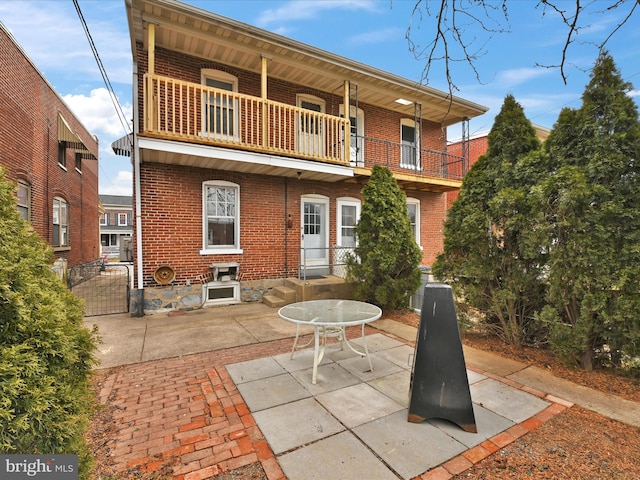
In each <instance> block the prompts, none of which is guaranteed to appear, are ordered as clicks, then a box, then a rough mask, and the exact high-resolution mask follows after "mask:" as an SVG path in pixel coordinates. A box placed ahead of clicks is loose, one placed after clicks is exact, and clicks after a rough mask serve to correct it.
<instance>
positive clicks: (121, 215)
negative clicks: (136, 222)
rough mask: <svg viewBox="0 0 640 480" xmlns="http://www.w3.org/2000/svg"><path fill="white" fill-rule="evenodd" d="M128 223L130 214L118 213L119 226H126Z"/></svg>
mask: <svg viewBox="0 0 640 480" xmlns="http://www.w3.org/2000/svg"><path fill="white" fill-rule="evenodd" d="M123 217H124V222H123V221H122V218H123ZM127 225H129V214H128V213H118V226H119V227H126V226H127Z"/></svg>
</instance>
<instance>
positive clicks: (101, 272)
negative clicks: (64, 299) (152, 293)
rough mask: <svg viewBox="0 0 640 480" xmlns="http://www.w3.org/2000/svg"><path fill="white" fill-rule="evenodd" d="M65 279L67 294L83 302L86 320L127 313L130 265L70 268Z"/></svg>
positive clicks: (91, 263) (85, 264) (89, 265)
mask: <svg viewBox="0 0 640 480" xmlns="http://www.w3.org/2000/svg"><path fill="white" fill-rule="evenodd" d="M67 275H68V276H67V286H68V288H69V290H71V291H72V292H73V293H74V294H75V295H76V296H78V297H80V298H82V299H84V301H85V316H87V317H91V316H95V315H109V314H112V313H126V312H128V311H129V297H130V284H129V275H130V273H129V265H126V264H111V265H110V264H108V263H103V262H102V261H101V260H96V261H94V262H89V263H83V264H82V265H76V266H75V267H71V268H69V270H68V273H67Z"/></svg>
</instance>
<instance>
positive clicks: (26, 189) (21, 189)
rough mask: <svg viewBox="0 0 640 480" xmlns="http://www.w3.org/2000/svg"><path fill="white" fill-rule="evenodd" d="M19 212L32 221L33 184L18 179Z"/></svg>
mask: <svg viewBox="0 0 640 480" xmlns="http://www.w3.org/2000/svg"><path fill="white" fill-rule="evenodd" d="M17 197H18V212H19V213H20V216H21V217H22V218H24V219H25V220H26V221H27V222H29V221H31V185H30V184H29V183H27V182H25V181H23V180H18V191H17Z"/></svg>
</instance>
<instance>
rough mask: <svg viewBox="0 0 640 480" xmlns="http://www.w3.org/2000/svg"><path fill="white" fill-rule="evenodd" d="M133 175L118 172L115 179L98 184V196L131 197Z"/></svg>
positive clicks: (127, 172) (121, 171)
mask: <svg viewBox="0 0 640 480" xmlns="http://www.w3.org/2000/svg"><path fill="white" fill-rule="evenodd" d="M132 182H133V174H132V173H131V172H130V171H126V170H120V171H118V173H117V175H116V178H115V179H109V180H108V181H106V182H102V181H101V182H100V195H131V194H132V190H133V183H132Z"/></svg>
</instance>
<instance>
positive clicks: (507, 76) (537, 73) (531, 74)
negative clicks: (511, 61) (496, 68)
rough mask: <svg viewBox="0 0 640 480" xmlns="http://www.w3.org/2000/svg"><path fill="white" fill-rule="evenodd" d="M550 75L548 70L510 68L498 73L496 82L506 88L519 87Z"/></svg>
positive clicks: (550, 71) (539, 68)
mask: <svg viewBox="0 0 640 480" xmlns="http://www.w3.org/2000/svg"><path fill="white" fill-rule="evenodd" d="M550 73H552V70H551V69H548V68H541V67H538V68H512V69H509V70H503V71H501V72H499V73H498V81H499V82H500V83H501V84H504V85H506V86H515V85H520V84H521V83H525V82H528V81H530V80H535V79H537V78H539V77H542V76H545V75H549V74H550Z"/></svg>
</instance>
